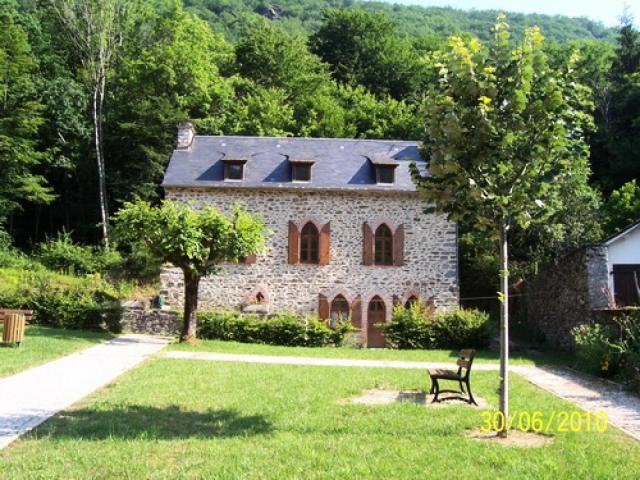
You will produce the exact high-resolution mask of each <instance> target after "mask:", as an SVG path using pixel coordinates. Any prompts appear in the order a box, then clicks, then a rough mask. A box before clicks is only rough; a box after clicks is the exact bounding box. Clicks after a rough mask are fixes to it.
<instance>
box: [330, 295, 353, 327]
mask: <svg viewBox="0 0 640 480" xmlns="http://www.w3.org/2000/svg"><path fill="white" fill-rule="evenodd" d="M347 318H349V302H347V299H346V298H344V297H343V296H342V295H337V296H336V297H335V298H334V299H333V301H332V302H331V320H332V322H335V321H336V320H346V319H347Z"/></svg>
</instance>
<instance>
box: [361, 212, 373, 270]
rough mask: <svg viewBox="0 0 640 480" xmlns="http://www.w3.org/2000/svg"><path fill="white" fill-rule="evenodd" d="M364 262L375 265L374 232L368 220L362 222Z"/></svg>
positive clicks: (364, 263)
mask: <svg viewBox="0 0 640 480" xmlns="http://www.w3.org/2000/svg"><path fill="white" fill-rule="evenodd" d="M362 264H363V265H373V232H372V231H371V226H370V225H369V224H368V223H367V222H365V223H363V224H362Z"/></svg>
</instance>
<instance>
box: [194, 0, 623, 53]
mask: <svg viewBox="0 0 640 480" xmlns="http://www.w3.org/2000/svg"><path fill="white" fill-rule="evenodd" d="M185 5H186V6H187V8H188V10H189V11H192V12H195V13H197V14H198V15H199V16H201V17H202V18H205V19H207V20H208V21H209V22H210V23H211V25H212V26H213V28H214V29H215V30H216V31H220V32H224V33H225V35H227V36H228V37H229V38H230V39H232V40H234V39H236V38H239V37H240V36H241V35H242V33H243V32H242V24H243V23H244V22H247V21H251V20H252V19H254V18H255V17H256V16H258V15H259V16H263V17H265V18H269V19H272V20H273V21H274V23H278V24H279V25H281V26H282V27H283V28H284V29H286V30H290V31H294V32H297V33H300V34H304V33H309V32H316V31H317V30H318V29H319V28H320V27H321V25H322V18H323V14H324V12H325V9H335V8H348V9H362V10H365V11H368V12H372V13H381V14H384V15H385V16H387V17H388V18H389V19H390V20H391V21H393V22H394V23H395V24H396V25H398V28H399V29H400V31H401V33H402V34H403V35H407V36H411V37H415V38H420V39H425V40H428V41H431V42H433V41H437V40H441V39H444V38H446V37H448V36H449V35H456V34H460V33H471V34H473V35H476V36H478V37H479V38H481V39H483V40H487V39H488V38H489V34H488V32H489V28H490V27H491V26H492V25H493V23H494V22H495V19H496V16H497V15H498V13H499V12H498V11H496V10H473V11H463V10H456V9H453V8H441V7H422V6H413V5H411V6H409V5H401V4H398V3H395V2H392V1H387V2H384V1H359V0H280V1H278V2H265V1H263V0H187V1H186V2H185ZM506 13H507V14H508V15H509V18H511V19H512V20H511V23H512V24H513V30H514V33H515V34H516V35H517V36H518V37H521V36H522V35H523V34H524V30H525V29H526V28H527V27H531V26H534V25H538V26H540V27H541V29H542V33H543V34H544V35H545V36H547V37H548V38H550V39H551V40H553V41H555V42H561V43H565V42H569V41H571V40H577V39H580V40H582V39H599V40H608V41H613V39H614V33H613V32H612V29H610V28H606V27H604V26H603V25H602V24H601V23H598V22H594V21H591V20H588V19H586V18H567V17H560V16H550V15H537V14H521V13H515V12H506Z"/></svg>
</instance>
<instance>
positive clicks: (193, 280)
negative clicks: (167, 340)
mask: <svg viewBox="0 0 640 480" xmlns="http://www.w3.org/2000/svg"><path fill="white" fill-rule="evenodd" d="M182 272H183V274H184V324H183V326H182V335H180V341H181V342H188V343H192V342H194V341H195V339H196V325H197V321H198V318H197V316H198V288H199V287H200V276H199V275H194V274H192V273H191V272H188V271H186V270H183V271H182Z"/></svg>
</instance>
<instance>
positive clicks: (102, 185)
mask: <svg viewBox="0 0 640 480" xmlns="http://www.w3.org/2000/svg"><path fill="white" fill-rule="evenodd" d="M104 89H105V82H104V75H102V79H98V81H97V82H96V84H95V85H94V86H93V105H92V116H93V133H94V141H95V153H96V163H97V166H98V195H99V199H100V219H101V221H102V238H103V241H104V246H105V249H107V250H108V249H109V223H108V222H109V208H108V203H107V172H106V169H105V165H104V154H103V152H104V150H103V147H102V107H103V105H104Z"/></svg>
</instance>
